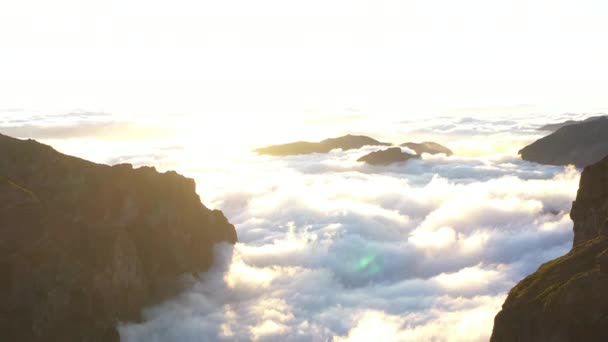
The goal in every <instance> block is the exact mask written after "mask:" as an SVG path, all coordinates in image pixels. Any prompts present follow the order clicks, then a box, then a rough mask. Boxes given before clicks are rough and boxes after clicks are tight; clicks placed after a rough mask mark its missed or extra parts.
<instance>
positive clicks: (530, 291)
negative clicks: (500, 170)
mask: <svg viewBox="0 0 608 342" xmlns="http://www.w3.org/2000/svg"><path fill="white" fill-rule="evenodd" d="M571 217H572V220H573V221H574V246H573V248H572V250H571V251H570V252H569V253H568V254H566V255H564V256H562V257H560V258H557V259H555V260H553V261H550V262H548V263H546V264H544V265H542V266H541V267H540V268H539V269H538V271H536V272H535V273H533V274H532V275H530V276H528V277H526V278H525V279H524V280H522V281H521V282H520V283H519V284H517V286H515V287H514V288H513V289H512V290H511V291H510V292H509V296H508V297H507V300H506V301H505V303H504V305H503V307H502V311H501V312H500V313H498V315H497V316H496V318H495V323H494V331H493V333H492V338H491V341H494V342H502V341H505V342H506V341H509V342H510V341H520V342H527V341H530V342H532V341H534V342H543V341H558V342H562V341H564V342H566V341H598V342H599V341H606V340H607V339H608V291H607V289H608V231H607V230H606V226H607V221H606V220H607V217H608V158H606V159H604V160H602V161H601V162H599V163H597V164H595V165H593V166H590V167H587V168H586V169H585V170H584V172H583V174H582V177H581V182H580V188H579V191H578V194H577V197H576V201H575V202H574V204H573V208H572V212H571Z"/></svg>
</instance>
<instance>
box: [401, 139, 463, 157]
mask: <svg viewBox="0 0 608 342" xmlns="http://www.w3.org/2000/svg"><path fill="white" fill-rule="evenodd" d="M399 146H403V147H407V148H409V149H410V150H412V151H414V152H416V154H417V155H422V154H423V153H428V154H442V153H443V154H445V155H446V156H451V155H452V154H454V153H453V152H452V150H450V149H449V148H447V147H445V146H443V145H441V144H438V143H436V142H423V143H414V142H408V143H405V144H401V145H399Z"/></svg>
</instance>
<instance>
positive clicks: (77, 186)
mask: <svg viewBox="0 0 608 342" xmlns="http://www.w3.org/2000/svg"><path fill="white" fill-rule="evenodd" d="M236 240H237V237H236V231H235V228H234V226H233V225H231V224H230V223H229V222H228V221H227V219H226V218H225V217H224V215H223V214H222V213H221V212H220V211H217V210H210V209H207V208H206V207H205V206H203V205H202V204H201V201H200V198H199V196H198V195H197V194H196V192H195V183H194V180H192V179H190V178H186V177H183V176H181V175H179V174H177V173H175V172H167V173H158V172H157V171H156V170H155V169H154V168H150V167H143V168H139V169H134V168H132V166H131V165H128V164H123V165H116V166H107V165H101V164H95V163H92V162H88V161H85V160H82V159H79V158H75V157H71V156H67V155H64V154H61V153H59V152H57V151H55V150H54V149H52V148H51V147H50V146H47V145H43V144H40V143H38V142H35V141H33V140H27V141H24V140H18V139H14V138H10V137H7V136H3V135H0V331H2V338H3V340H4V339H5V340H6V341H89V342H96V341H117V340H118V339H119V336H118V332H117V330H116V325H117V323H118V322H122V321H128V320H137V319H138V317H139V315H140V311H141V309H142V308H143V307H144V306H147V305H151V304H154V303H157V302H159V301H160V300H162V299H163V298H166V296H167V295H169V294H172V293H173V291H174V290H176V289H177V288H176V280H177V279H178V278H179V277H180V276H182V275H184V274H197V273H199V272H203V271H205V270H207V269H208V268H209V267H210V266H211V265H212V263H213V254H212V247H213V245H214V244H215V243H218V242H226V243H235V242H236Z"/></svg>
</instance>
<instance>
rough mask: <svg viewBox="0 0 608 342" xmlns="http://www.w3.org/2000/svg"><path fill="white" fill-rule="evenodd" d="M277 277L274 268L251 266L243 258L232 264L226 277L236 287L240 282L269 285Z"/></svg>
mask: <svg viewBox="0 0 608 342" xmlns="http://www.w3.org/2000/svg"><path fill="white" fill-rule="evenodd" d="M276 277H277V274H276V272H275V271H273V270H270V269H268V268H255V267H251V266H249V265H247V264H245V263H244V262H243V261H242V260H238V261H234V262H233V263H232V264H231V265H230V269H229V270H228V273H227V274H226V275H225V277H224V279H225V281H226V284H227V285H228V286H230V287H236V286H238V285H239V284H247V285H253V286H262V287H267V286H269V285H270V283H271V282H272V280H273V279H275V278H276Z"/></svg>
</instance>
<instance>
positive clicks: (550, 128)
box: [538, 115, 607, 132]
mask: <svg viewBox="0 0 608 342" xmlns="http://www.w3.org/2000/svg"><path fill="white" fill-rule="evenodd" d="M606 117H607V116H606V115H601V116H592V117H589V118H587V119H585V120H578V121H577V120H568V121H564V122H559V123H554V124H548V125H544V126H542V127H540V128H539V129H538V130H539V131H551V132H555V131H557V130H558V129H560V128H562V127H566V126H572V125H578V124H580V123H583V122H589V121H594V120H597V119H601V118H606Z"/></svg>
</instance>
